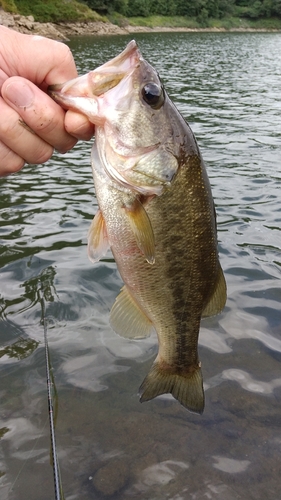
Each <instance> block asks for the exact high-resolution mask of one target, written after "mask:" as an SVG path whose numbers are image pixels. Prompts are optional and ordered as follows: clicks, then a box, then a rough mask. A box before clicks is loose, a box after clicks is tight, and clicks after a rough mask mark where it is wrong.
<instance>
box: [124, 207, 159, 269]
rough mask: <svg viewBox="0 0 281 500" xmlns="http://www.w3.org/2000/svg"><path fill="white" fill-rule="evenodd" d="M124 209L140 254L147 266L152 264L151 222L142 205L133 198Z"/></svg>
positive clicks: (153, 259) (152, 239) (153, 246)
mask: <svg viewBox="0 0 281 500" xmlns="http://www.w3.org/2000/svg"><path fill="white" fill-rule="evenodd" d="M124 208H125V211H126V214H127V216H128V219H129V222H130V226H131V229H132V231H133V233H134V236H135V238H136V242H137V245H138V247H139V249H140V251H141V253H142V254H143V255H144V256H145V258H146V260H147V262H148V263H149V264H154V261H155V245H154V234H153V229H152V226H151V222H150V220H149V217H148V215H147V213H146V211H145V209H144V207H143V205H142V204H141V202H140V201H139V200H138V199H137V198H135V200H134V202H133V203H132V204H131V205H128V206H127V205H126V206H125V207H124Z"/></svg>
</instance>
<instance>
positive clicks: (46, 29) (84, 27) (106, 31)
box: [0, 9, 280, 41]
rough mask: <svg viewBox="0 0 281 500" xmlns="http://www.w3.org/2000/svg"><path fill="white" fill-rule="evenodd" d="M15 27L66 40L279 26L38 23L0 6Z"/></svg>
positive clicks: (2, 18) (6, 22) (2, 20)
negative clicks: (186, 26)
mask: <svg viewBox="0 0 281 500" xmlns="http://www.w3.org/2000/svg"><path fill="white" fill-rule="evenodd" d="M1 24H2V25H3V26H6V27H7V28H11V29H14V30H15V31H18V32H20V33H24V34H29V35H40V36H45V37H47V38H52V39H54V40H60V41H68V40H69V37H72V36H83V35H85V36H87V35H88V36H90V35H97V36H103V35H128V34H131V33H157V32H158V33H161V32H187V33H188V32H190V33H192V32H195V33H196V32H199V33H200V32H202V33H204V32H205V33H208V32H210V33H220V32H221V33H229V32H233V33H247V32H253V33H258V32H260V33H278V32H280V30H268V29H265V28H264V29H263V28H260V29H254V28H232V29H229V30H227V29H225V28H184V27H182V28H181V27H177V28H172V27H155V28H149V27H146V26H132V25H128V26H126V27H124V28H120V27H119V26H117V25H115V24H112V23H110V22H106V23H104V22H101V21H90V22H77V23H59V24H55V23H39V22H36V21H34V17H33V16H27V17H25V16H21V15H20V14H10V13H9V12H6V11H4V10H3V9H0V25H1Z"/></svg>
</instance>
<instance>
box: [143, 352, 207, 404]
mask: <svg viewBox="0 0 281 500" xmlns="http://www.w3.org/2000/svg"><path fill="white" fill-rule="evenodd" d="M139 392H140V401H141V402H144V401H149V400H150V399H153V398H156V396H160V395H161V394H166V393H170V394H172V395H173V396H174V398H176V399H177V400H178V401H179V402H180V403H181V404H182V405H183V406H184V407H185V408H187V409H188V410H189V411H191V412H194V413H199V414H201V413H203V410H204V391H203V378H202V373H201V368H200V367H199V366H198V368H197V369H196V370H195V371H194V372H192V373H187V372H185V373H178V372H176V371H175V372H174V373H173V372H171V371H170V370H165V369H164V368H162V367H161V365H160V363H159V362H158V361H155V362H154V364H153V366H152V368H151V370H150V372H149V373H148V375H147V376H146V378H145V379H144V381H143V383H142V385H141V386H140V390H139Z"/></svg>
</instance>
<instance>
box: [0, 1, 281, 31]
mask: <svg viewBox="0 0 281 500" xmlns="http://www.w3.org/2000/svg"><path fill="white" fill-rule="evenodd" d="M0 7H2V8H3V9H4V10H6V11H8V12H12V13H14V14H21V15H24V16H29V15H32V16H33V17H34V19H35V21H39V22H55V23H56V22H64V21H65V22H76V21H105V22H106V21H107V20H110V21H111V22H113V23H114V24H117V25H119V26H121V27H125V26H126V25H128V24H130V25H133V26H145V27H149V28H154V27H163V28H170V27H171V28H178V27H185V28H191V29H198V28H219V29H220V28H224V29H248V28H254V29H255V28H256V29H262V28H263V29H269V30H270V29H279V30H281V0H169V2H167V0H0Z"/></svg>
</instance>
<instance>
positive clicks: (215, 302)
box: [202, 267, 226, 318]
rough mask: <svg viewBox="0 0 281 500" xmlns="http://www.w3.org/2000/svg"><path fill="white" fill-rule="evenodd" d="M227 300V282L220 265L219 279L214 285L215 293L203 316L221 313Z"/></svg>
mask: <svg viewBox="0 0 281 500" xmlns="http://www.w3.org/2000/svg"><path fill="white" fill-rule="evenodd" d="M225 302H226V283H225V278H224V274H223V270H222V268H221V267H220V268H219V272H218V279H217V283H216V286H215V287H214V291H213V295H212V296H211V298H210V300H209V302H208V304H207V305H206V306H205V309H204V310H203V313H202V317H203V318H204V317H206V316H214V315H215V314H219V313H220V312H221V310H222V309H223V308H224V306H225Z"/></svg>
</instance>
